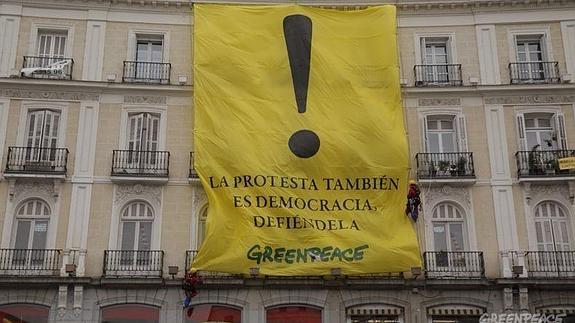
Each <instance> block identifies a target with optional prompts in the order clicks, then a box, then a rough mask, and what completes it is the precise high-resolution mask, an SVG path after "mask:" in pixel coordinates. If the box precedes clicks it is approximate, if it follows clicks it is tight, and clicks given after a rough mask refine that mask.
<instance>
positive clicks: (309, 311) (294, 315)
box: [266, 305, 321, 323]
mask: <svg viewBox="0 0 575 323" xmlns="http://www.w3.org/2000/svg"><path fill="white" fill-rule="evenodd" d="M266 323H321V309H319V308H316V307H311V306H305V305H289V306H278V307H274V308H270V309H268V310H267V311H266Z"/></svg>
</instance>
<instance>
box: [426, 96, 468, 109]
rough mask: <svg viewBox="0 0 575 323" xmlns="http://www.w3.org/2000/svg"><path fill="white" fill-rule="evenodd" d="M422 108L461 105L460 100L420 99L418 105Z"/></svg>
mask: <svg viewBox="0 0 575 323" xmlns="http://www.w3.org/2000/svg"><path fill="white" fill-rule="evenodd" d="M417 104H418V105H419V106H420V107H434V106H446V105H461V99H460V98H435V99H431V98H428V99H419V101H418V103H417Z"/></svg>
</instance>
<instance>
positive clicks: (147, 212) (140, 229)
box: [120, 202, 154, 250]
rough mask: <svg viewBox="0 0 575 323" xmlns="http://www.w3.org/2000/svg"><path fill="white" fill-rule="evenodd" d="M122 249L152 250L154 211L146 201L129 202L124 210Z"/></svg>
mask: <svg viewBox="0 0 575 323" xmlns="http://www.w3.org/2000/svg"><path fill="white" fill-rule="evenodd" d="M121 221H122V231H121V234H122V237H121V239H120V243H121V245H120V249H121V250H150V249H151V238H152V224H153V221H154V211H153V210H152V207H151V206H150V205H149V204H147V203H145V202H133V203H130V204H128V205H127V206H126V207H125V208H124V211H123V212H122V218H121Z"/></svg>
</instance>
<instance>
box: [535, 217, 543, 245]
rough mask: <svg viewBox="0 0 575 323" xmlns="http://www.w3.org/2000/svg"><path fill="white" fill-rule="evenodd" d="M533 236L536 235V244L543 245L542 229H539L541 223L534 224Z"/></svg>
mask: <svg viewBox="0 0 575 323" xmlns="http://www.w3.org/2000/svg"><path fill="white" fill-rule="evenodd" d="M535 234H536V235H537V242H538V243H543V229H542V228H541V222H535Z"/></svg>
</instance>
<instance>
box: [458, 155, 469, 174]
mask: <svg viewBox="0 0 575 323" xmlns="http://www.w3.org/2000/svg"><path fill="white" fill-rule="evenodd" d="M465 166H467V158H465V157H463V156H461V157H459V159H458V160H457V175H459V176H465V175H466V171H465V168H466V167H465Z"/></svg>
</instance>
